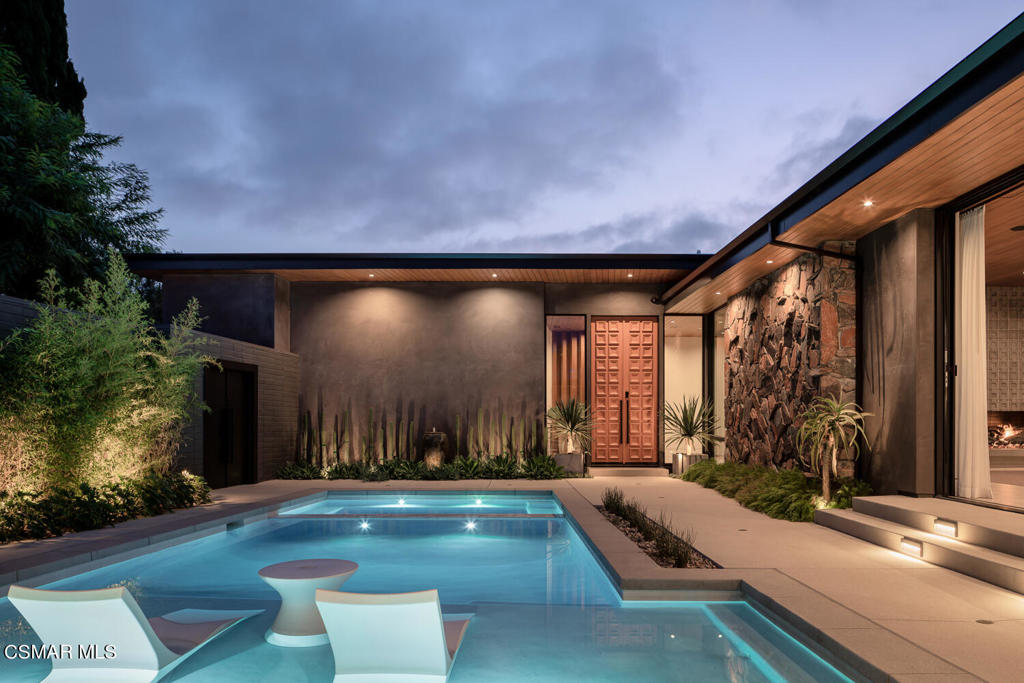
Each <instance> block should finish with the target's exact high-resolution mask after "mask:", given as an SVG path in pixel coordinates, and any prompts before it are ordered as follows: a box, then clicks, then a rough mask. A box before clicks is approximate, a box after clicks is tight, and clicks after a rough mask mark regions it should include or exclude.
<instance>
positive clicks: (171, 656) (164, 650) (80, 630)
mask: <svg viewBox="0 0 1024 683" xmlns="http://www.w3.org/2000/svg"><path fill="white" fill-rule="evenodd" d="M7 597H8V599H9V600H10V601H11V604H13V605H14V606H15V608H17V610H18V611H19V612H21V615H22V616H23V617H25V620H26V621H28V623H29V625H30V626H31V627H32V629H33V630H34V631H35V632H36V635H37V636H39V638H40V640H42V642H43V643H44V644H65V643H66V644H70V645H71V646H72V647H73V652H74V654H75V656H73V657H69V658H57V659H54V660H53V670H52V671H51V672H50V675H49V676H47V677H46V678H45V679H44V680H46V681H50V682H54V681H72V680H74V681H81V680H90V679H91V680H106V681H155V680H158V679H159V678H161V677H163V676H164V675H166V674H167V673H168V672H170V671H171V670H172V669H174V667H176V666H177V665H178V664H180V663H181V662H182V661H184V660H185V658H186V657H188V656H190V655H191V654H193V653H194V652H195V651H196V650H198V649H199V648H200V647H201V646H203V645H205V644H206V643H208V642H210V641H211V640H213V639H214V638H216V637H217V636H219V635H222V634H223V633H225V632H227V631H228V630H229V629H231V628H232V627H234V626H235V625H237V624H238V623H240V622H241V621H244V620H245V619H248V618H249V617H251V616H254V615H256V614H260V613H261V612H263V610H245V611H211V610H197V609H183V610H178V611H176V612H171V613H170V614H165V615H163V616H162V617H155V618H153V619H148V620H147V619H146V617H145V615H144V614H143V613H142V610H141V609H140V608H139V605H138V603H137V602H135V598H133V597H132V594H131V593H129V592H128V590H127V589H125V588H123V587H115V588H101V589H98V590H84V591H54V590H41V589H36V588H25V587H23V586H11V588H10V591H9V592H8V594H7ZM97 625H102V627H100V628H97ZM79 644H82V645H86V646H88V645H91V644H96V645H97V651H98V652H99V653H100V655H101V656H97V657H95V658H86V659H79V658H78V657H77V653H78V649H77V647H78V645H79ZM107 645H113V646H114V647H115V648H116V653H117V656H116V657H115V658H112V659H104V658H103V657H102V653H103V648H104V646H107Z"/></svg>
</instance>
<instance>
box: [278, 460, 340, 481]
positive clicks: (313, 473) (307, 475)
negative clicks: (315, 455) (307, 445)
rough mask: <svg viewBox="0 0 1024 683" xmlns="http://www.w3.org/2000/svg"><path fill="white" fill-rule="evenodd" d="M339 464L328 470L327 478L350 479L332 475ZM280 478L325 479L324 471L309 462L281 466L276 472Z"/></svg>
mask: <svg viewBox="0 0 1024 683" xmlns="http://www.w3.org/2000/svg"><path fill="white" fill-rule="evenodd" d="M337 467H339V465H334V466H333V467H331V468H330V469H329V470H328V471H327V477H326V478H327V479H349V478H351V477H342V476H331V471H332V470H334V469H335V468H337ZM274 476H275V477H277V478H278V479H323V478H324V472H323V471H322V470H321V469H320V468H319V467H316V466H314V465H310V464H309V463H297V462H290V463H287V464H286V465H283V466H281V467H280V468H279V469H278V470H277V472H276V473H275V474H274Z"/></svg>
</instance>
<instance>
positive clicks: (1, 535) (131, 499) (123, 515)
mask: <svg viewBox="0 0 1024 683" xmlns="http://www.w3.org/2000/svg"><path fill="white" fill-rule="evenodd" d="M208 502H210V487H209V486H207V484H206V481H205V480H204V479H203V478H202V477H198V476H195V475H192V474H188V473H187V472H175V473H171V474H164V475H157V474H150V475H148V476H145V477H141V478H139V479H122V480H120V481H117V482H114V483H112V484H106V485H103V486H91V485H90V484H87V483H80V484H78V485H77V486H58V487H55V488H53V489H51V490H49V491H47V492H46V493H36V492H31V491H17V492H14V493H0V543H10V542H12V541H20V540H23V539H28V538H48V537H50V536H60V535H62V534H65V533H67V532H69V531H88V530H89V529H100V528H102V527H105V526H110V525H112V524H116V523H118V522H123V521H126V520H129V519H135V518H137V517H149V516H153V515H160V514H163V513H166V512H171V511H172V510H175V509H177V508H187V507H194V506H196V505H201V504H203V503H208Z"/></svg>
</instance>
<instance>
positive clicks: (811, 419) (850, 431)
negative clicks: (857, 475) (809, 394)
mask: <svg viewBox="0 0 1024 683" xmlns="http://www.w3.org/2000/svg"><path fill="white" fill-rule="evenodd" d="M869 415H871V413H865V412H861V409H860V406H858V405H857V404H856V403H850V402H847V403H844V402H843V401H838V400H836V399H834V398H832V397H831V396H819V397H818V398H816V399H814V401H812V402H811V405H810V407H809V408H808V409H807V411H806V412H804V413H803V414H802V415H801V417H802V418H803V420H804V423H803V424H802V425H800V429H799V431H798V432H797V435H796V447H797V451H798V452H799V454H800V459H801V461H803V463H804V464H805V465H807V466H808V467H809V468H810V469H811V471H812V472H814V473H815V474H817V473H820V474H821V497H822V499H823V500H824V502H825V504H826V505H827V504H828V503H830V502H831V501H832V488H831V478H832V477H833V476H838V475H839V454H840V453H843V452H846V451H850V452H851V453H852V454H853V459H854V460H856V459H857V457H858V456H859V455H860V443H859V442H858V437H860V438H863V439H864V443H865V445H866V444H867V434H865V433H864V418H865V417H867V416H869ZM805 456H806V457H805Z"/></svg>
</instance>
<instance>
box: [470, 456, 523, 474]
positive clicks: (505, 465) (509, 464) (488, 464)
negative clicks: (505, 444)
mask: <svg viewBox="0 0 1024 683" xmlns="http://www.w3.org/2000/svg"><path fill="white" fill-rule="evenodd" d="M519 475H520V472H519V461H518V460H516V459H515V458H513V457H511V456H508V455H496V456H495V457H493V458H491V459H490V460H487V461H485V462H484V464H483V467H482V468H481V472H480V476H481V477H482V478H484V479H515V478H517V477H518V476H519Z"/></svg>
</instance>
